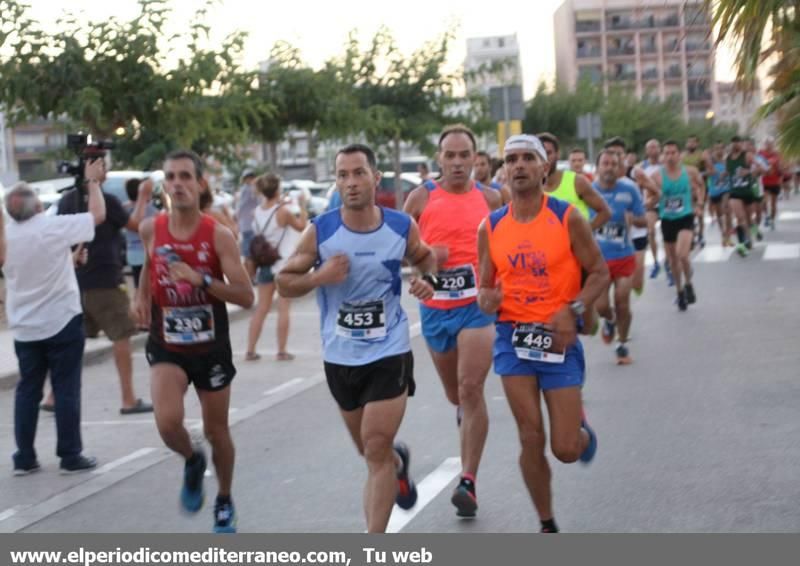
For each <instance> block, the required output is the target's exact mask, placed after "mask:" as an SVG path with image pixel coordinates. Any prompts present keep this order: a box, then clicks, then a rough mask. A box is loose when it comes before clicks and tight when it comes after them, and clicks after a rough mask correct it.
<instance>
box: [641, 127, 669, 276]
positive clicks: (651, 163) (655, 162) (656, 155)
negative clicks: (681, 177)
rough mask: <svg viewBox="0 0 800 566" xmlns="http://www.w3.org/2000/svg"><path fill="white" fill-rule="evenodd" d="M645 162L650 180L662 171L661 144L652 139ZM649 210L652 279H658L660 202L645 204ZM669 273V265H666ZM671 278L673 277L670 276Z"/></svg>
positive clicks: (648, 227)
mask: <svg viewBox="0 0 800 566" xmlns="http://www.w3.org/2000/svg"><path fill="white" fill-rule="evenodd" d="M644 153H645V160H644V161H642V163H641V165H640V167H641V168H642V169H643V170H644V173H645V175H647V176H648V177H649V178H650V179H652V178H653V174H654V173H656V172H658V171H660V170H661V143H660V142H659V141H658V140H657V139H652V140H650V141H648V142H647V144H645V146H644ZM645 209H646V210H647V240H648V241H649V242H650V252H651V253H652V254H653V268H652V269H651V270H650V279H655V278H656V277H658V274H659V272H660V271H661V264H660V263H659V262H658V238H656V224H657V223H658V202H645ZM665 267H666V268H667V271H668V272H669V264H665ZM670 277H671V275H670Z"/></svg>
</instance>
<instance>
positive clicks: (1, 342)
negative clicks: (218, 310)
mask: <svg viewBox="0 0 800 566" xmlns="http://www.w3.org/2000/svg"><path fill="white" fill-rule="evenodd" d="M250 312H251V311H250V310H246V309H243V308H241V307H238V306H235V305H228V316H229V318H230V320H231V322H233V321H235V320H239V319H241V318H245V317H247V316H248V315H249V314H250ZM146 341H147V332H140V333H139V334H136V335H135V336H133V337H132V338H131V347H132V348H133V349H136V348H139V347H142V346H144V344H145V342H146ZM111 346H112V344H111V341H110V340H109V339H108V338H106V337H105V336H101V337H99V338H87V339H86V348H85V349H84V351H83V365H84V366H87V365H90V364H95V363H98V362H100V361H102V360H104V359H105V358H106V356H107V355H110V353H111ZM18 377H19V368H18V367H17V356H16V354H15V353H14V337H13V336H12V334H11V331H10V330H8V329H7V328H5V325H3V328H2V330H0V389H11V388H13V387H14V386H15V385H16V384H17V378H18Z"/></svg>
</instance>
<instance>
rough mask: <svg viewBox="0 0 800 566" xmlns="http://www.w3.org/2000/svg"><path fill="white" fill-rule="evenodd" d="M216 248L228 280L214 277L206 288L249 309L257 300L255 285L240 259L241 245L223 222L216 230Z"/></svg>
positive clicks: (223, 299) (220, 297)
mask: <svg viewBox="0 0 800 566" xmlns="http://www.w3.org/2000/svg"><path fill="white" fill-rule="evenodd" d="M214 248H215V249H216V251H217V257H219V262H220V267H221V268H222V273H223V274H224V275H225V278H226V279H227V280H228V281H227V283H226V282H225V281H220V280H218V279H214V280H213V281H212V282H211V285H209V286H208V288H207V289H206V290H207V291H208V292H209V293H211V294H212V295H214V296H215V297H216V298H218V299H220V300H222V301H225V302H226V303H233V304H235V305H239V306H240V307H243V308H246V309H249V308H250V307H251V306H253V301H254V300H255V296H254V295H253V285H252V284H251V283H250V277H248V275H247V271H245V269H244V265H242V261H241V259H239V246H238V245H237V244H236V238H234V237H233V233H232V232H231V231H230V230H229V229H228V228H226V227H225V226H222V225H221V224H217V226H216V229H215V230H214ZM198 275H199V274H198ZM201 279H202V278H201ZM193 283H194V282H193ZM201 284H202V280H201Z"/></svg>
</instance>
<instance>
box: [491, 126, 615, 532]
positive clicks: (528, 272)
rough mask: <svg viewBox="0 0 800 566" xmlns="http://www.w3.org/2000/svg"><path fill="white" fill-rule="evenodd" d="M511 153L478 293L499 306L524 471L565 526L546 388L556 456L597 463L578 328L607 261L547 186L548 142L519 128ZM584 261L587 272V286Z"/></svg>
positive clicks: (578, 218)
mask: <svg viewBox="0 0 800 566" xmlns="http://www.w3.org/2000/svg"><path fill="white" fill-rule="evenodd" d="M505 158H506V165H505V167H506V172H507V176H508V179H509V184H510V186H511V191H512V195H513V196H512V201H511V204H509V205H507V206H504V207H503V208H501V209H500V210H497V211H495V212H493V213H492V214H491V215H490V216H489V218H487V219H486V220H484V221H483V222H482V223H481V226H480V229H479V233H478V246H479V254H480V276H481V278H480V294H479V298H478V302H479V304H480V307H481V309H482V310H483V311H484V312H486V313H491V314H494V313H497V317H498V324H497V330H496V338H495V344H494V369H495V372H496V373H498V374H499V375H500V376H501V377H502V381H503V389H504V390H505V394H506V398H507V399H508V404H509V406H510V408H511V412H512V414H513V415H514V419H515V420H516V422H517V428H518V430H519V438H520V444H521V448H522V450H521V453H520V458H519V463H520V468H521V470H522V478H523V480H524V482H525V485H526V487H527V488H528V492H529V493H530V496H531V499H532V500H533V504H534V506H535V507H536V511H537V513H538V515H539V519H540V521H541V529H540V530H541V532H543V533H557V532H558V526H557V524H556V522H555V518H554V515H553V507H552V494H551V487H550V478H551V472H550V466H549V465H548V463H547V458H546V456H545V444H546V436H545V427H544V422H543V421H544V418H543V415H542V409H541V406H540V396H541V395H543V396H544V399H545V403H546V404H547V413H548V415H549V419H550V422H549V430H550V447H551V449H552V453H553V455H554V456H555V457H556V458H557V459H558V460H560V461H562V462H574V461H576V460H579V459H580V460H581V461H582V462H584V463H588V462H591V461H592V459H593V458H594V455H595V452H596V450H597V437H596V435H595V433H594V431H593V430H592V429H591V428H590V427H589V425H588V424H587V422H586V418H585V417H584V415H583V410H582V402H581V386H582V385H583V382H584V368H585V362H584V355H583V347H582V346H581V343H580V341H579V340H578V339H577V335H576V328H577V326H578V325H579V324H580V320H581V317H582V315H583V311H584V310H585V308H586V307H585V305H587V304H590V303H594V302H595V301H596V300H597V299H598V298H599V296H600V293H601V292H602V290H603V288H605V286H606V285H608V268H607V267H606V264H605V262H604V261H603V257H602V256H601V255H600V250H599V249H598V248H597V244H596V243H595V242H594V239H593V238H592V230H591V228H590V226H589V223H588V222H587V221H586V219H585V218H584V217H583V215H582V214H580V213H579V212H576V210H575V207H574V206H573V205H570V204H567V203H565V202H563V201H560V200H558V199H555V198H552V197H550V196H549V195H547V194H546V193H544V192H543V191H542V179H543V178H544V175H545V174H546V172H547V170H548V164H547V154H546V152H545V149H544V147H543V146H542V143H541V142H540V141H539V140H538V139H537V138H536V137H534V136H529V135H519V136H512V137H511V138H509V139H508V141H507V142H506V145H505ZM581 269H583V270H585V271H586V272H587V274H588V276H587V278H586V281H585V284H584V286H583V289H581ZM540 392H541V393H540Z"/></svg>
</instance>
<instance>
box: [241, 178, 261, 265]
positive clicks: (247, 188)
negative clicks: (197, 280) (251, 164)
mask: <svg viewBox="0 0 800 566" xmlns="http://www.w3.org/2000/svg"><path fill="white" fill-rule="evenodd" d="M255 180H256V174H255V172H254V171H253V170H252V169H245V170H244V172H243V173H242V185H241V186H240V187H239V194H238V195H237V200H236V220H237V222H238V223H239V233H240V234H241V235H242V238H241V240H240V241H241V248H240V251H241V254H242V257H243V258H245V260H244V266H245V268H246V269H247V273H248V275H250V279H253V278H255V275H256V266H255V265H253V262H252V261H250V260H249V259H248V256H249V255H250V240H252V239H253V215H254V214H255V210H256V207H257V206H258V193H257V192H256V190H255V186H254V185H255Z"/></svg>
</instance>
